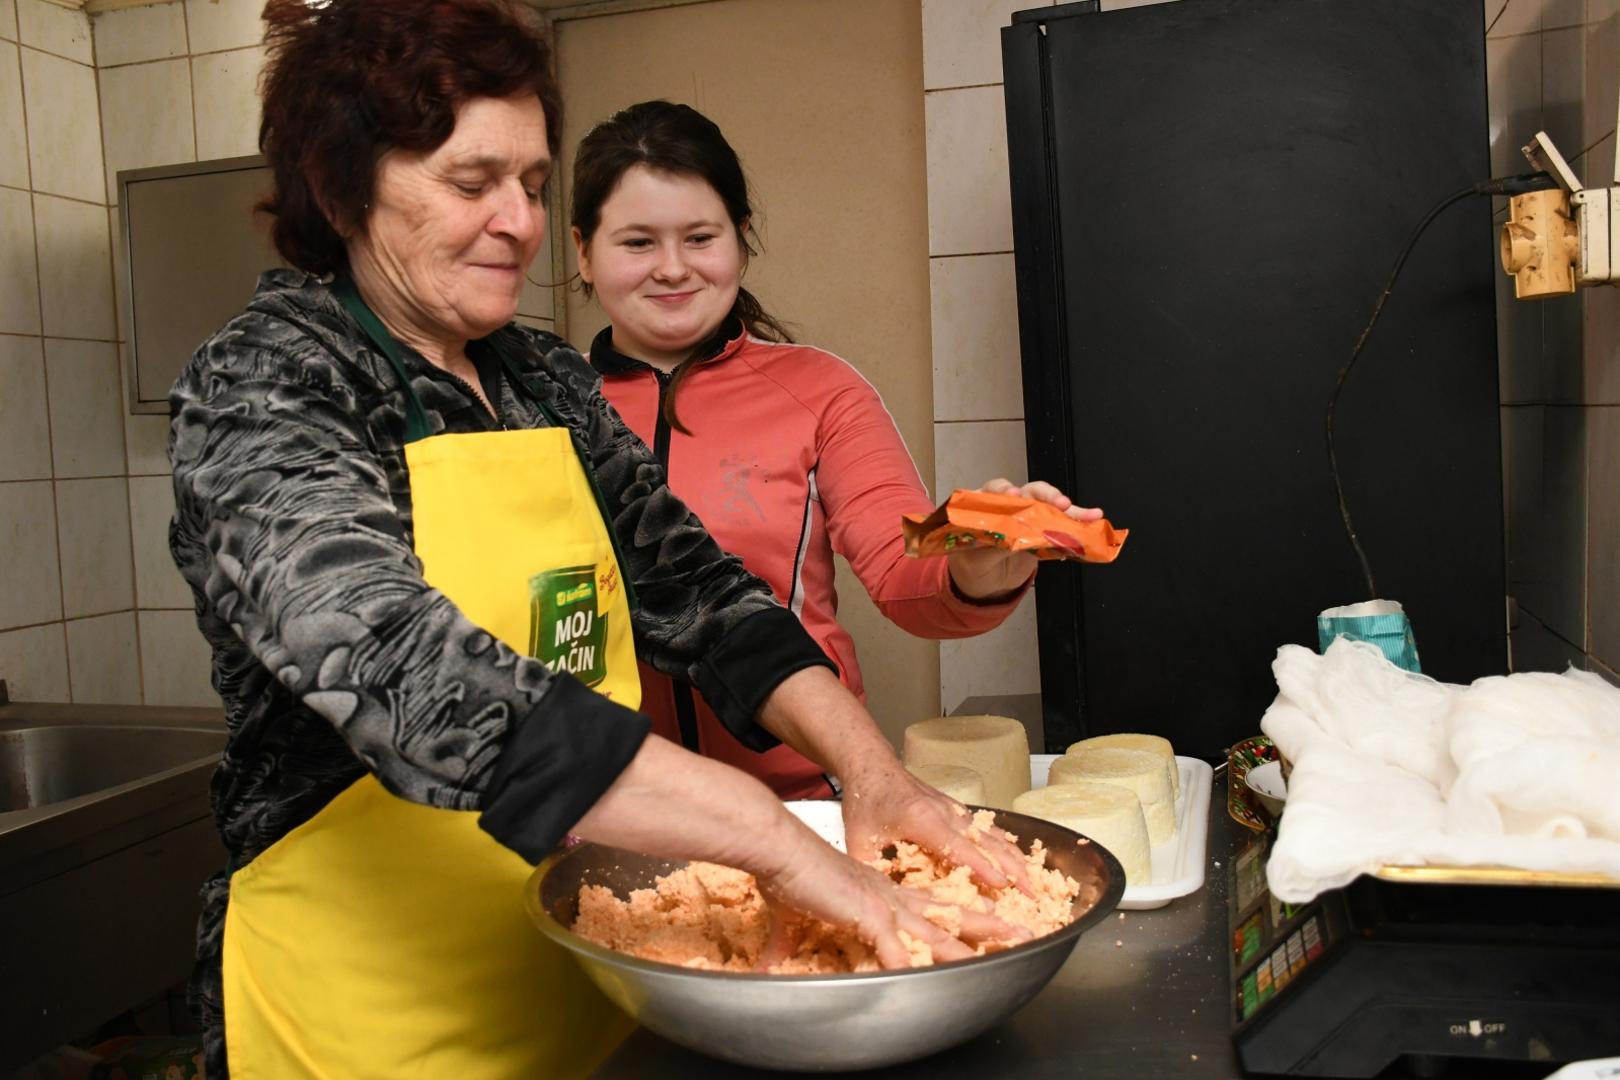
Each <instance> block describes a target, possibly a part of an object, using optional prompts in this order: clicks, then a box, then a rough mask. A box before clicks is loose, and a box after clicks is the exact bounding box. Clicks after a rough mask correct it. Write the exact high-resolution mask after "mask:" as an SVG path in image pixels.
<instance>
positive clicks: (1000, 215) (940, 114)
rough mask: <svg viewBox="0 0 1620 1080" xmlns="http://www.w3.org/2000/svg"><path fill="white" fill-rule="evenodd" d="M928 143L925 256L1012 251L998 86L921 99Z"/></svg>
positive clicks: (938, 93) (1004, 125) (1004, 128)
mask: <svg viewBox="0 0 1620 1080" xmlns="http://www.w3.org/2000/svg"><path fill="white" fill-rule="evenodd" d="M923 112H924V123H925V125H926V130H927V140H928V253H929V254H930V255H975V254H984V253H987V252H995V251H1011V250H1012V202H1011V196H1010V194H1009V191H1008V182H1007V115H1006V111H1005V106H1004V104H1003V101H1002V89H1001V87H999V86H981V87H975V88H972V89H967V90H940V91H936V92H934V93H930V94H927V95H925V97H924V99H923Z"/></svg>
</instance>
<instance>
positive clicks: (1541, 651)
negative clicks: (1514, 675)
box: [1508, 615, 1586, 672]
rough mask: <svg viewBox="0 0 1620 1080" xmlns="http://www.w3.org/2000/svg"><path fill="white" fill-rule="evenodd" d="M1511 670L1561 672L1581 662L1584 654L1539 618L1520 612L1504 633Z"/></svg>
mask: <svg viewBox="0 0 1620 1080" xmlns="http://www.w3.org/2000/svg"><path fill="white" fill-rule="evenodd" d="M1508 646H1509V648H1510V649H1511V650H1512V652H1513V659H1512V663H1513V670H1514V671H1553V672H1564V671H1568V670H1569V669H1570V667H1572V666H1573V667H1575V668H1577V669H1580V668H1582V667H1584V666H1585V661H1586V657H1585V655H1584V654H1583V653H1582V652H1581V650H1579V649H1577V648H1576V647H1575V646H1574V645H1572V644H1570V643H1569V642H1567V641H1565V640H1564V639H1563V638H1561V637H1559V636H1558V635H1557V634H1555V633H1553V632H1552V631H1551V630H1550V629H1548V628H1547V626H1546V624H1545V623H1543V622H1542V621H1541V620H1540V619H1537V618H1535V617H1534V616H1531V615H1524V616H1522V617H1521V618H1520V619H1519V622H1518V624H1517V625H1516V626H1514V627H1513V630H1512V632H1511V633H1509V634H1508Z"/></svg>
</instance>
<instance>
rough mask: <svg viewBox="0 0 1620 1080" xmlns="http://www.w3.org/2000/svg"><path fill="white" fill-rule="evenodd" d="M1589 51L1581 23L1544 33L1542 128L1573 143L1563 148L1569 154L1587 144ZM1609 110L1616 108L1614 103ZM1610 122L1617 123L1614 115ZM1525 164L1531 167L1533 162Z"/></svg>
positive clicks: (1564, 142)
mask: <svg viewBox="0 0 1620 1080" xmlns="http://www.w3.org/2000/svg"><path fill="white" fill-rule="evenodd" d="M1585 52H1586V32H1585V30H1584V29H1582V28H1581V27H1579V26H1567V27H1565V28H1563V29H1560V30H1547V31H1544V32H1543V33H1542V35H1541V130H1544V131H1545V132H1546V133H1547V134H1548V136H1550V137H1551V138H1552V141H1553V142H1554V143H1556V144H1557V145H1558V147H1559V148H1560V149H1563V148H1564V147H1566V146H1567V147H1569V149H1567V150H1564V151H1563V152H1564V156H1565V157H1566V158H1571V157H1574V156H1575V155H1576V154H1578V153H1580V152H1581V151H1582V150H1584V149H1585V148H1586V142H1585V141H1584V140H1583V138H1582V136H1583V135H1584V134H1585V131H1586V129H1585V127H1584V125H1583V123H1582V115H1581V99H1582V98H1583V97H1584V96H1585V94H1586V64H1585ZM1606 111H1608V112H1609V113H1611V114H1612V113H1613V112H1614V110H1613V108H1612V107H1611V108H1610V109H1608V110H1606ZM1609 123H1610V124H1611V125H1612V124H1613V123H1614V116H1613V115H1610V116H1609ZM1605 130H1607V129H1605ZM1534 134H1535V132H1534V131H1532V132H1529V133H1528V134H1526V135H1524V136H1522V138H1523V140H1524V141H1528V140H1529V138H1530V136H1532V135H1534ZM1525 164H1526V169H1527V168H1528V165H1529V163H1528V162H1526V163H1525ZM1526 169H1520V170H1519V171H1520V172H1524V171H1526Z"/></svg>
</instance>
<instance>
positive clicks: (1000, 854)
mask: <svg viewBox="0 0 1620 1080" xmlns="http://www.w3.org/2000/svg"><path fill="white" fill-rule="evenodd" d="M972 825H973V814H972V812H971V811H969V810H968V808H967V807H965V806H963V805H962V804H961V803H959V802H957V801H956V800H955V799H953V798H951V797H950V796H948V795H946V794H944V793H943V792H940V791H937V790H935V789H934V788H931V787H929V786H928V785H927V784H925V783H923V782H922V781H921V780H918V779H917V778H916V777H915V776H912V775H911V774H910V773H909V772H906V771H905V769H903V768H895V769H891V770H887V771H885V772H882V773H879V774H878V775H877V776H875V777H872V778H868V779H864V780H862V781H860V782H858V783H857V782H853V781H852V782H851V783H850V784H849V785H848V786H847V787H845V789H844V837H845V846H846V847H847V848H848V849H849V853H850V855H852V856H854V857H855V858H856V859H859V860H860V861H862V862H865V861H867V860H868V859H873V858H876V857H877V856H878V855H879V854H881V853H882V851H883V849H884V848H886V847H888V846H889V845H891V844H893V843H894V842H895V841H896V840H909V841H911V842H912V843H914V844H916V845H917V846H918V847H920V848H922V849H923V850H924V851H927V852H929V853H930V854H932V855H934V856H936V857H938V858H941V859H943V860H945V861H946V862H948V863H950V864H951V865H953V866H965V867H967V868H968V869H969V870H971V871H973V876H974V877H976V878H977V879H978V880H979V881H981V882H983V883H984V884H986V885H989V886H991V887H992V888H1002V887H1004V886H1007V885H1014V886H1016V887H1017V888H1019V889H1021V890H1023V891H1024V892H1029V891H1030V884H1029V871H1028V868H1027V867H1026V866H1025V864H1024V854H1023V852H1021V851H1019V850H1018V848H1017V846H1016V845H1014V844H1013V843H1012V841H1011V840H1009V839H1007V834H1006V833H1004V832H1002V831H1001V830H1000V829H990V830H988V831H979V832H978V833H977V835H976V836H970V835H969V830H970V829H971V828H972Z"/></svg>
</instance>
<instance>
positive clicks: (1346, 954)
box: [1228, 825, 1620, 1080]
mask: <svg viewBox="0 0 1620 1080" xmlns="http://www.w3.org/2000/svg"><path fill="white" fill-rule="evenodd" d="M1275 833H1276V826H1275V825H1273V826H1272V827H1271V829H1270V830H1268V831H1267V832H1264V833H1250V834H1249V840H1248V842H1247V844H1246V845H1245V846H1242V847H1240V848H1239V851H1238V853H1237V855H1236V857H1235V858H1234V859H1233V861H1232V862H1231V863H1230V864H1229V866H1228V873H1229V875H1230V885H1231V889H1230V891H1229V893H1228V897H1229V899H1228V908H1229V915H1230V920H1231V931H1232V937H1231V951H1230V954H1229V955H1230V959H1231V971H1232V997H1231V1004H1232V1010H1233V1011H1232V1023H1233V1034H1232V1038H1233V1042H1234V1043H1235V1045H1236V1049H1237V1056H1238V1060H1239V1061H1240V1062H1241V1063H1242V1064H1243V1067H1244V1069H1245V1071H1247V1072H1248V1073H1251V1074H1255V1075H1262V1076H1263V1075H1278V1076H1334V1077H1377V1076H1380V1075H1385V1074H1386V1073H1391V1074H1395V1075H1401V1076H1419V1077H1424V1076H1445V1077H1455V1078H1458V1080H1474V1078H1477V1077H1480V1076H1483V1075H1489V1076H1493V1077H1495V1076H1509V1075H1524V1076H1535V1077H1544V1076H1546V1075H1547V1074H1548V1073H1550V1072H1552V1071H1553V1070H1554V1069H1555V1068H1556V1067H1557V1066H1558V1065H1559V1064H1562V1063H1565V1062H1569V1061H1581V1060H1586V1059H1590V1058H1604V1057H1612V1056H1615V1055H1620V889H1615V888H1603V887H1599V886H1592V885H1588V886H1570V885H1545V884H1524V883H1522V882H1523V881H1525V880H1526V879H1528V878H1530V877H1532V876H1533V875H1530V874H1521V873H1519V872H1516V871H1503V872H1499V875H1498V876H1499V878H1500V880H1502V881H1503V883H1501V884H1473V883H1469V884H1462V883H1456V876H1457V875H1455V874H1451V876H1450V878H1448V876H1447V875H1448V873H1449V872H1448V871H1446V870H1443V869H1439V868H1429V869H1428V873H1427V875H1426V878H1425V875H1424V874H1423V872H1421V871H1418V872H1412V876H1413V877H1416V878H1418V880H1415V881H1402V880H1381V879H1380V878H1378V877H1367V876H1363V877H1360V878H1357V879H1356V880H1355V881H1353V882H1351V883H1350V884H1349V885H1348V886H1346V887H1344V888H1342V889H1335V890H1332V891H1330V892H1327V893H1323V894H1322V895H1321V896H1318V897H1317V898H1316V899H1315V900H1312V901H1311V902H1310V903H1308V904H1300V905H1294V904H1282V903H1279V902H1277V901H1276V900H1275V899H1274V898H1273V897H1272V895H1271V894H1270V892H1268V891H1267V888H1266V875H1265V860H1266V855H1267V852H1268V851H1269V850H1270V846H1271V842H1272V840H1273V838H1274V837H1275ZM1515 1063H1517V1068H1518V1069H1519V1070H1520V1071H1517V1072H1516V1071H1514V1068H1515Z"/></svg>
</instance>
